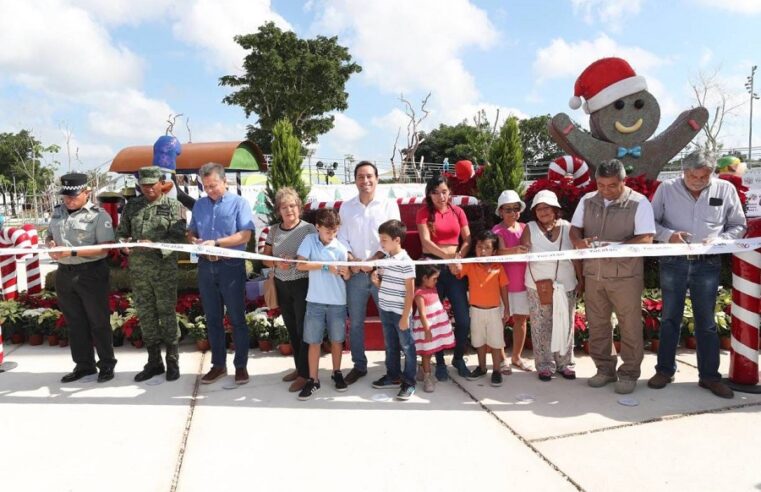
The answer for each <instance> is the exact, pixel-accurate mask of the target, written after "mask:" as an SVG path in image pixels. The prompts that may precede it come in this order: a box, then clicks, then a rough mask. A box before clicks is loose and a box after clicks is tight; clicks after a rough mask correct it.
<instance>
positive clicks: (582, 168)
mask: <svg viewBox="0 0 761 492" xmlns="http://www.w3.org/2000/svg"><path fill="white" fill-rule="evenodd" d="M568 174H570V175H571V176H573V185H574V186H576V187H577V188H581V187H583V186H586V185H588V184H589V183H590V181H591V178H590V177H589V166H587V163H586V162H584V161H583V160H582V159H580V158H578V157H574V156H570V155H564V156H562V157H558V158H557V159H555V160H554V161H552V162H551V163H550V168H549V170H548V171H547V179H549V180H550V181H562V180H563V179H565V177H566V175H568Z"/></svg>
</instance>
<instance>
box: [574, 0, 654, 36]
mask: <svg viewBox="0 0 761 492" xmlns="http://www.w3.org/2000/svg"><path fill="white" fill-rule="evenodd" d="M571 4H572V5H573V11H574V12H575V13H577V14H581V15H582V17H583V19H584V22H586V23H587V24H595V23H599V25H600V27H608V28H610V29H611V30H613V31H618V30H619V29H620V28H621V22H622V21H623V19H624V17H627V16H634V15H637V14H638V13H639V11H640V8H641V7H642V0H571Z"/></svg>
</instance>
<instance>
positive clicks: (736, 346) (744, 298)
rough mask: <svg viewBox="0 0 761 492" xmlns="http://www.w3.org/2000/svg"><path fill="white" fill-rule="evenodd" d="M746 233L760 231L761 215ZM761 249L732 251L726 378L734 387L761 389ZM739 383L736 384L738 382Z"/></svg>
mask: <svg viewBox="0 0 761 492" xmlns="http://www.w3.org/2000/svg"><path fill="white" fill-rule="evenodd" d="M748 225H749V227H748V237H758V236H759V235H761V219H756V220H754V221H751V222H750V223H749V224H748ZM760 309H761V249H757V250H755V251H748V252H743V253H734V254H733V255H732V350H731V352H730V354H729V381H730V383H731V385H732V387H733V388H735V389H738V390H740V391H743V390H744V391H748V392H753V393H759V392H761V387H758V386H755V385H757V384H758V349H759V323H761V315H760V314H759V310H760ZM738 385H739V386H738Z"/></svg>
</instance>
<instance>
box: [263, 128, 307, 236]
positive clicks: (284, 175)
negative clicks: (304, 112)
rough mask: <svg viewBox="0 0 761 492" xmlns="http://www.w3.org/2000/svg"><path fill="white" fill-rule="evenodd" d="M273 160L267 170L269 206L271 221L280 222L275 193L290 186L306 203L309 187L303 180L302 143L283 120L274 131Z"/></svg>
mask: <svg viewBox="0 0 761 492" xmlns="http://www.w3.org/2000/svg"><path fill="white" fill-rule="evenodd" d="M272 135H273V139H272V160H271V161H270V165H269V168H268V170H267V188H266V193H267V206H268V207H269V210H270V212H269V215H268V218H269V221H270V224H274V223H276V222H278V221H279V217H278V215H277V212H276V210H275V193H277V190H279V189H280V188H282V187H284V186H290V187H291V188H293V189H294V190H296V192H297V193H298V194H299V197H301V201H302V203H305V202H306V199H307V195H308V194H309V186H307V185H306V183H304V180H303V179H302V178H301V163H302V161H303V159H302V157H301V142H299V139H298V138H296V136H295V135H294V132H293V126H292V125H291V123H290V122H289V121H288V120H286V119H282V120H279V121H278V122H277V123H275V127H274V128H273V129H272Z"/></svg>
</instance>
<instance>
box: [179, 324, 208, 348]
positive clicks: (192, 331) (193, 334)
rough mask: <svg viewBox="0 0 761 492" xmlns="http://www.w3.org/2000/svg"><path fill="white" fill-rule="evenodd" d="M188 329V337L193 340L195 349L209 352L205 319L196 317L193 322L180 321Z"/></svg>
mask: <svg viewBox="0 0 761 492" xmlns="http://www.w3.org/2000/svg"><path fill="white" fill-rule="evenodd" d="M182 322H183V323H184V324H185V327H186V328H187V329H188V336H190V338H192V339H193V340H195V342H196V347H197V348H198V350H200V351H201V352H206V351H207V350H209V348H210V345H209V333H208V332H207V330H206V317H205V316H204V315H199V316H196V317H195V319H194V320H193V322H190V320H189V319H188V320H187V321H182Z"/></svg>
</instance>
